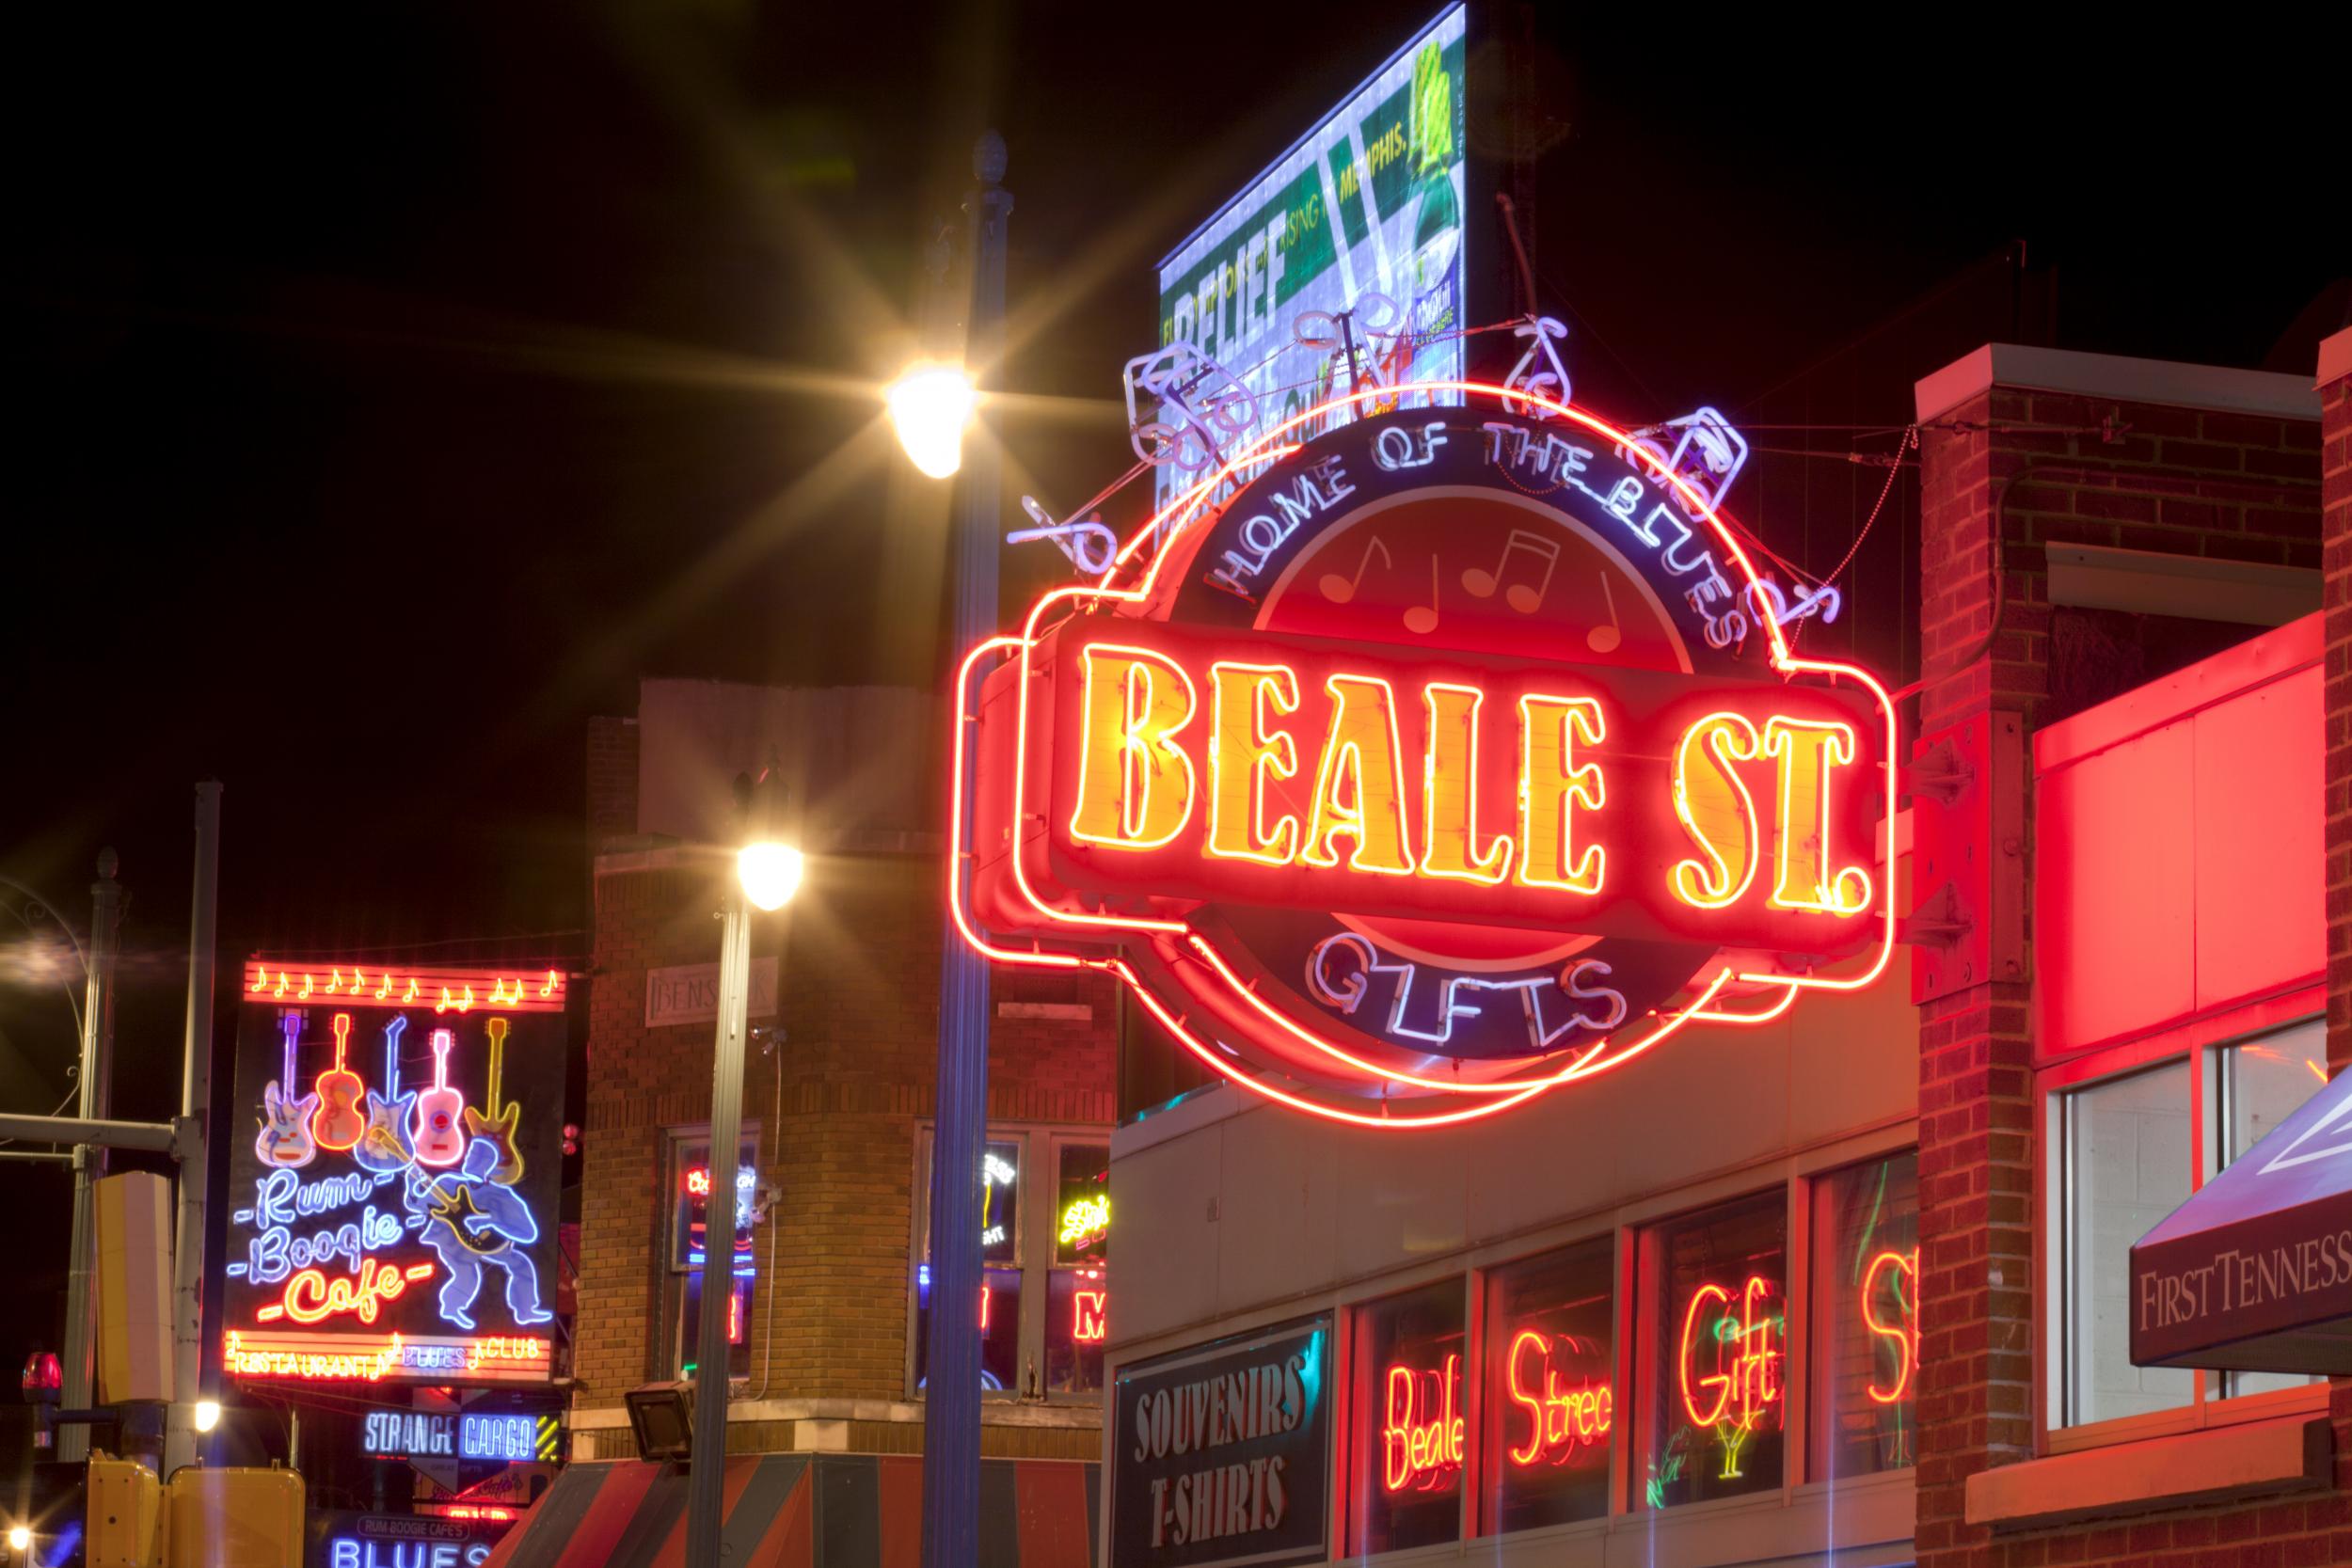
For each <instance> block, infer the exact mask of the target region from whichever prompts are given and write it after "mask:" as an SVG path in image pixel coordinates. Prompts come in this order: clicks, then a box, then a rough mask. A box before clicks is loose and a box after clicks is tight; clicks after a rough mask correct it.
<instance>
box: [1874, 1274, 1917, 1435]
mask: <svg viewBox="0 0 2352 1568" xmlns="http://www.w3.org/2000/svg"><path fill="white" fill-rule="evenodd" d="M1890 1306H1891V1311H1890V1310H1887V1308H1888V1307H1890ZM1882 1312H1884V1313H1885V1315H1882ZM1862 1321H1863V1323H1866V1324H1867V1325H1868V1327H1869V1330H1870V1332H1871V1333H1872V1334H1874V1335H1876V1336H1878V1338H1881V1339H1883V1340H1884V1341H1886V1344H1887V1348H1888V1349H1890V1350H1892V1351H1893V1352H1894V1355H1895V1371H1894V1375H1893V1376H1892V1377H1891V1378H1890V1379H1889V1380H1888V1383H1887V1386H1885V1387H1884V1388H1881V1387H1880V1386H1879V1385H1878V1380H1877V1379H1876V1378H1875V1377H1874V1378H1872V1379H1871V1381H1870V1386H1869V1388H1868V1390H1867V1392H1868V1394H1869V1396H1870V1398H1871V1400H1872V1402H1875V1403H1878V1404H1899V1403H1900V1402H1902V1401H1904V1400H1906V1399H1908V1398H1910V1397H1911V1384H1912V1379H1913V1377H1914V1375H1915V1373H1916V1372H1917V1371H1918V1368H1919V1249H1918V1248H1917V1247H1913V1248H1911V1249H1910V1250H1909V1251H1908V1252H1896V1251H1893V1250H1891V1249H1890V1250H1888V1251H1884V1252H1881V1253H1879V1254H1877V1255H1876V1256H1874V1257H1873V1258H1871V1259H1870V1261H1869V1264H1868V1265H1867V1267H1866V1268H1865V1269H1864V1270H1863V1271H1862Z"/></svg>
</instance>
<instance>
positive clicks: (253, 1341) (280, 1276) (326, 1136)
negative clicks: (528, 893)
mask: <svg viewBox="0 0 2352 1568" xmlns="http://www.w3.org/2000/svg"><path fill="white" fill-rule="evenodd" d="M563 979H564V977H563V975H562V974H560V973H559V974H552V975H544V974H543V975H541V976H539V977H537V978H535V979H534V980H533V981H532V983H531V984H530V985H526V984H525V979H524V976H522V975H520V974H517V973H516V972H502V971H489V970H481V971H473V970H454V969H438V970H435V971H432V972H430V974H427V973H425V972H417V973H415V974H410V973H408V972H405V971H403V972H399V973H393V972H387V971H379V970H376V969H374V968H373V966H369V965H354V964H350V963H345V962H339V961H337V960H333V959H329V960H326V961H324V962H310V963H304V962H302V961H300V960H287V961H285V962H284V963H282V964H281V963H280V962H278V960H274V959H273V960H266V961H265V960H261V959H256V960H253V961H252V962H251V963H249V964H248V965H247V967H246V988H245V995H244V1002H243V1006H242V1007H241V1009H240V1017H239V1024H238V1035H237V1064H236V1080H235V1083H236V1087H235V1098H236V1100H237V1101H239V1102H242V1103H243V1104H244V1105H245V1106H246V1108H247V1113H248V1114H249V1115H250V1116H251V1117H252V1118H253V1120H252V1123H251V1125H252V1128H253V1132H252V1135H251V1136H250V1137H247V1138H239V1139H235V1140H232V1142H231V1145H230V1177H229V1184H228V1187H227V1189H226V1193H227V1197H228V1209H229V1242H228V1262H227V1264H226V1267H225V1273H226V1275H227V1281H226V1291H227V1300H226V1306H225V1311H224V1314H223V1326H224V1329H225V1330H226V1331H227V1332H228V1333H229V1334H230V1336H231V1337H233V1338H234V1339H235V1340H236V1342H237V1344H238V1347H239V1353H238V1354H236V1355H234V1356H232V1357H231V1358H230V1370H231V1371H232V1372H234V1373H236V1374H237V1375H240V1376H246V1377H273V1378H274V1377H285V1378H299V1379H315V1380H327V1379H338V1378H341V1379H350V1380H353V1381H359V1382H381V1381H386V1380H395V1381H397V1380H412V1381H432V1382H437V1383H464V1382H485V1383H513V1382H526V1381H535V1380H540V1379H544V1378H545V1377H547V1376H548V1374H549V1370H550V1361H549V1358H548V1355H547V1354H546V1353H545V1349H544V1347H545V1345H546V1343H547V1339H548V1333H549V1331H550V1327H551V1325H552V1323H553V1322H554V1317H555V1314H554V1311H553V1309H552V1307H550V1306H549V1305H548V1302H547V1301H546V1300H545V1299H544V1294H543V1292H544V1291H545V1290H546V1288H547V1284H548V1281H549V1280H550V1279H551V1278H552V1271H553V1269H554V1266H555V1259H554V1244H555V1237H554V1225H553V1214H554V1211H555V1205H556V1198H557V1186H558V1183H559V1180H560V1177H561V1171H562V1158H561V1153H560V1149H559V1146H558V1139H559V1135H560V1132H559V1125H560V1122H561V1117H562V1105H563V1073H564V1049H563V1048H564V1019H563V1014H562V1006H563V997H564V986H563ZM306 980H307V982H308V984H307V992H308V994H307V996H306V994H305V992H306V984H305V982H306ZM412 980H413V981H414V982H415V983H416V985H417V987H418V994H417V996H416V997H414V998H410V999H409V1000H407V1001H405V1002H404V1001H403V1000H402V999H403V998H405V997H407V996H408V983H409V982H410V981H412ZM428 980H430V982H431V986H430V988H429V989H428V987H427V984H426V982H427V981H428ZM281 981H282V983H283V984H284V987H285V993H284V995H283V996H282V997H281V996H280V995H279V985H280V983H281ZM443 984H448V985H450V986H452V987H453V988H454V989H453V992H452V998H453V1000H452V1002H451V1005H450V1006H448V1007H446V1008H444V1007H441V1006H440V1004H439V997H438V991H439V989H440V987H441V986H442V985H443ZM378 989H381V990H383V991H384V993H385V994H384V995H383V996H381V997H378V996H376V995H375V994H374V993H375V991H376V990H378ZM469 990H470V993H471V996H472V1001H471V1002H469V1003H465V1005H464V1006H462V1007H461V1006H459V1003H461V1002H464V999H465V998H466V996H467V994H468V992H469ZM518 991H519V992H523V993H525V995H524V1003H525V1004H527V1005H516V1003H515V998H516V994H517V993H518ZM518 1347H524V1348H518ZM531 1347H536V1348H531Z"/></svg>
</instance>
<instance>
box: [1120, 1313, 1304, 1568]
mask: <svg viewBox="0 0 2352 1568" xmlns="http://www.w3.org/2000/svg"><path fill="white" fill-rule="evenodd" d="M1330 1357H1331V1321H1330V1319H1329V1318H1327V1317H1323V1318H1314V1319H1311V1320H1309V1321H1307V1322H1304V1323H1290V1324H1286V1325H1284V1326H1283V1327H1280V1328H1277V1329H1272V1330H1269V1331H1267V1332H1265V1333H1262V1334H1257V1335H1252V1336H1250V1337H1248V1338H1243V1339H1240V1340H1236V1341H1228V1342H1224V1343H1220V1344H1216V1345H1211V1346H1207V1347H1205V1348H1203V1349H1200V1350H1195V1351H1184V1352H1181V1353H1179V1354H1175V1355H1169V1356H1162V1357H1160V1358H1158V1359H1157V1360H1153V1361H1146V1362H1142V1363H1139V1364H1138V1365H1136V1366H1133V1367H1128V1368H1124V1369H1122V1370H1120V1374H1119V1381H1118V1386H1117V1388H1116V1390H1115V1392H1114V1397H1113V1406H1114V1411H1113V1414H1114V1417H1115V1419H1116V1421H1117V1428H1116V1430H1115V1431H1114V1433H1113V1434H1112V1437H1111V1560H1112V1561H1114V1562H1118V1563H1120V1564H1124V1565H1128V1568H1205V1565H1207V1564H1211V1563H1226V1562H1231V1563H1242V1562H1248V1563H1264V1564H1274V1563H1283V1562H1310V1561H1311V1562H1319V1561H1321V1560H1323V1559H1324V1558H1325V1557H1326V1556H1327V1552H1326V1550H1325V1542H1326V1536H1327V1514H1328V1512H1329V1510H1328V1508H1327V1500H1328V1499H1327V1484H1328V1481H1327V1478H1328V1477H1329V1475H1330V1461H1331V1394H1330V1384H1331V1379H1330V1369H1331V1361H1330Z"/></svg>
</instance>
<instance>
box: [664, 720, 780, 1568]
mask: <svg viewBox="0 0 2352 1568" xmlns="http://www.w3.org/2000/svg"><path fill="white" fill-rule="evenodd" d="M779 792H780V784H779V782H778V781H777V779H776V777H775V769H774V768H773V767H772V766H771V767H770V768H765V769H763V770H762V771H761V774H760V777H759V780H758V782H757V783H754V782H753V781H752V780H750V779H748V778H745V779H739V780H738V781H737V794H738V797H739V800H740V802H741V806H742V811H741V818H742V829H743V836H744V837H745V839H746V840H747V841H748V842H746V843H745V845H744V846H743V847H742V848H741V849H739V850H738V851H737V853H736V857H735V875H734V876H733V877H731V878H729V879H727V891H726V908H725V911H724V914H725V925H724V927H723V934H722V935H721V937H720V939H719V1037H718V1040H717V1042H716V1045H715V1047H714V1049H713V1051H712V1053H711V1064H710V1163H709V1169H710V1174H711V1179H712V1180H711V1182H710V1196H709V1197H707V1199H705V1200H704V1201H705V1204H706V1207H705V1210H704V1214H703V1294H702V1303H701V1307H702V1311H701V1315H700V1317H699V1318H698V1319H697V1320H696V1327H695V1335H694V1349H695V1354H694V1360H695V1367H694V1443H693V1449H692V1453H693V1460H692V1468H691V1473H690V1474H689V1475H688V1477H687V1486H686V1568H719V1547H720V1540H719V1532H720V1525H721V1509H720V1503H721V1500H722V1497H721V1494H722V1491H723V1486H722V1481H723V1477H724V1476H725V1474H726V1453H727V1304H728V1302H729V1301H730V1300H731V1299H732V1298H733V1296H734V1294H735V1190H736V1187H735V1180H734V1174H735V1168H736V1163H737V1162H738V1161H739V1160H740V1159H741V1158H742V1156H741V1154H740V1153H739V1149H740V1148H741V1146H742V1142H743V1037H744V1036H745V1035H746V1034H747V1033H748V1032H749V1031H750V1027H751V1016H750V1015H751V1000H752V997H751V991H752V988H751V968H752V920H751V911H752V909H753V908H754V907H755V906H756V907H757V908H759V909H761V910H777V909H782V908H783V907H784V906H785V904H786V903H787V902H788V901H789V900H790V899H791V897H792V895H793V893H794V892H795V891H797V890H798V889H799V887H800V885H801V852H800V851H799V850H798V849H796V848H793V847H791V846H789V845H787V844H782V843H779V842H777V841H775V840H774V839H772V838H771V837H770V836H768V835H769V830H770V828H771V825H772V823H773V820H774V817H775V816H776V814H777V813H776V807H777V804H778V802H777V796H778V794H779ZM722 1172H723V1173H725V1174H724V1177H723V1178H722V1175H721V1173H722ZM722 1215H723V1216H724V1217H723V1218H722ZM722 1238H724V1240H723V1241H722ZM769 1289H770V1290H773V1289H775V1284H774V1282H773V1281H772V1280H771V1281H770V1283H769Z"/></svg>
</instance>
